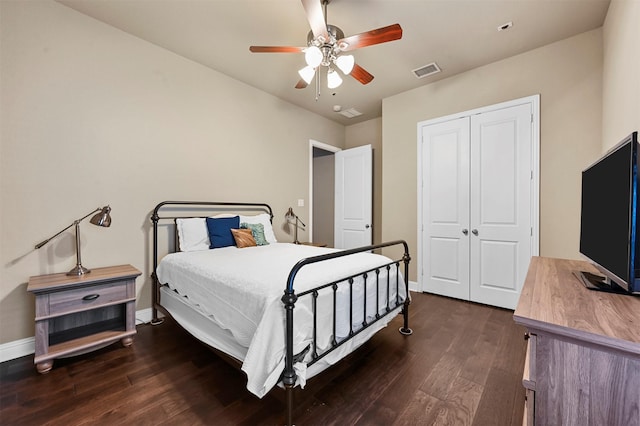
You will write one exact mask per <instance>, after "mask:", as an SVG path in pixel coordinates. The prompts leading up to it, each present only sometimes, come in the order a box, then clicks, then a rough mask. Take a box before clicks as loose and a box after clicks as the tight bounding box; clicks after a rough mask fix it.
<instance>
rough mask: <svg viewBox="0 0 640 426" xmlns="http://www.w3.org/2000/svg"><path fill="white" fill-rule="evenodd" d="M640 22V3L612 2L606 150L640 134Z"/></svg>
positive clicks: (606, 36)
mask: <svg viewBox="0 0 640 426" xmlns="http://www.w3.org/2000/svg"><path fill="white" fill-rule="evenodd" d="M639 22H640V1H638V0H612V1H611V4H610V5H609V11H608V12H607V17H606V19H605V22H604V26H603V44H604V69H603V91H602V150H603V151H606V150H607V149H609V148H611V147H612V146H613V145H615V144H616V143H617V142H619V141H620V140H622V138H624V137H625V136H627V135H628V134H629V133H631V132H633V131H640V27H639V26H638V23H639Z"/></svg>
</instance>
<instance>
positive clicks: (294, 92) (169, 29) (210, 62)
mask: <svg viewBox="0 0 640 426" xmlns="http://www.w3.org/2000/svg"><path fill="white" fill-rule="evenodd" d="M58 1H59V2H60V3H62V4H65V5H67V6H69V7H71V8H73V9H75V10H77V11H79V12H81V13H84V14H86V15H89V16H91V17H94V18H96V19H98V20H100V21H103V22H105V23H107V24H109V25H112V26H114V27H116V28H119V29H121V30H123V31H125V32H127V33H130V34H132V35H134V36H137V37H140V38H142V39H144V40H147V41H149V42H151V43H153V44H156V45H158V46H161V47H163V48H166V49H168V50H170V51H172V52H175V53H177V54H179V55H181V56H183V57H185V58H189V59H191V60H193V61H196V62H198V63H201V64H203V65H205V66H207V67H210V68H212V69H214V70H217V71H220V72H222V73H224V74H227V75H229V76H231V77H233V78H235V79H237V80H240V81H243V82H245V83H247V84H249V85H251V86H254V87H256V88H258V89H261V90H264V91H265V92H268V93H271V94H273V95H275V96H277V97H279V98H282V99H284V100H286V101H289V102H291V103H293V104H296V105H298V106H300V107H302V108H305V109H308V110H310V111H313V112H315V113H318V114H320V115H323V116H325V117H327V118H329V119H331V120H334V121H337V122H339V123H342V124H345V125H348V124H354V123H357V122H360V121H364V120H369V119H372V118H375V117H379V116H380V115H381V113H382V99H383V98H386V97H388V96H391V95H394V94H397V93H401V92H404V91H407V90H411V89H414V88H416V87H419V86H422V85H425V84H429V83H432V82H434V81H437V80H440V79H443V78H447V77H451V76H452V75H455V74H458V73H461V72H464V71H466V70H469V69H473V68H476V67H479V66H482V65H485V64H488V63H491V62H495V61H498V60H500V59H503V58H507V57H509V56H513V55H516V54H519V53H522V52H526V51H528V50H531V49H535V48H537V47H540V46H544V45H546V44H549V43H552V42H555V41H557V40H562V39H564V38H567V37H570V36H573V35H575V34H579V33H581V32H584V31H588V30H591V29H595V28H598V27H600V26H602V24H603V22H604V18H605V16H606V13H607V9H608V7H609V0H495V1H494V0H440V1H436V0H333V1H331V3H330V4H329V6H328V22H329V23H330V24H332V25H336V26H338V27H340V28H341V29H342V30H343V31H344V33H345V35H346V36H350V35H353V34H358V33H362V32H365V31H369V30H372V29H375V28H380V27H384V26H387V25H390V24H394V23H399V24H400V25H401V26H402V28H403V37H402V39H401V40H397V41H392V42H388V43H384V44H379V45H375V46H369V47H366V48H361V49H358V50H355V51H354V52H353V54H354V56H355V58H356V63H358V64H359V65H360V66H362V67H363V68H365V69H366V70H367V71H369V72H370V73H371V74H373V75H374V76H375V78H374V80H373V81H372V82H371V83H369V84H368V85H362V84H360V83H359V82H357V81H356V80H354V79H353V78H351V77H349V76H346V77H345V78H344V83H343V84H342V86H340V87H338V88H337V89H334V90H333V91H331V90H329V89H327V88H326V86H324V87H322V88H321V95H320V98H319V99H318V101H316V100H315V84H314V83H312V84H310V85H309V87H307V88H306V89H302V90H299V89H294V86H295V84H296V82H297V81H298V80H299V76H298V74H297V70H298V69H300V68H302V67H303V66H304V56H303V55H302V54H291V53H269V54H265V53H251V52H249V46H250V45H269V46H273V45H275V46H305V45H306V37H307V33H308V32H309V24H308V21H307V19H306V16H305V13H304V9H303V7H302V4H301V2H300V0H58ZM318 1H320V0H318ZM510 21H511V22H513V27H512V28H510V29H508V30H506V31H500V32H499V31H498V30H497V27H498V26H500V25H502V24H504V23H506V22H510ZM430 62H437V64H438V65H439V66H440V68H441V69H442V72H441V73H439V74H436V75H433V76H429V77H426V78H422V79H417V78H416V77H415V76H414V75H413V73H412V72H411V71H412V70H413V69H415V68H418V67H421V66H423V65H426V64H428V63H430ZM334 105H340V106H341V107H342V108H343V109H348V108H355V109H356V110H358V111H360V112H362V113H363V115H361V116H359V117H357V118H352V119H348V118H345V117H343V116H342V115H340V114H338V113H336V112H334V111H333V106H334Z"/></svg>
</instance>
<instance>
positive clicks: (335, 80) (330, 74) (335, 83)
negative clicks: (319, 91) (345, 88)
mask: <svg viewBox="0 0 640 426" xmlns="http://www.w3.org/2000/svg"><path fill="white" fill-rule="evenodd" d="M341 84H342V78H340V76H339V75H338V73H337V72H336V70H334V69H331V68H329V71H327V87H328V88H329V89H335V88H336V87H339V86H340V85H341Z"/></svg>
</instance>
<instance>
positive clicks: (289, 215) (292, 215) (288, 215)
mask: <svg viewBox="0 0 640 426" xmlns="http://www.w3.org/2000/svg"><path fill="white" fill-rule="evenodd" d="M284 217H285V219H287V221H290V220H293V219H295V220H296V222H295V224H294V234H293V244H300V241H298V228H299V227H300V224H301V225H302V229H304V228H305V226H307V225H305V224H304V222H302V221H301V220H300V218H299V217H298V215H296V214H295V213H294V212H293V209H292V208H291V207H289V210H287V213H286V214H285V215H284Z"/></svg>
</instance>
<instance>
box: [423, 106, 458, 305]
mask: <svg viewBox="0 0 640 426" xmlns="http://www.w3.org/2000/svg"><path fill="white" fill-rule="evenodd" d="M469 123H470V119H469V118H468V117H465V118H461V119H457V120H451V121H446V122H443V123H438V124H433V125H430V126H426V127H424V128H423V132H422V149H421V153H422V164H423V176H422V191H423V194H424V196H423V197H422V204H423V205H422V212H423V222H422V223H423V226H424V229H423V232H422V235H423V238H424V239H423V243H422V247H423V250H422V256H423V258H422V265H423V271H422V274H423V290H424V291H428V292H430V293H436V294H440V295H443V296H449V297H455V298H457V299H464V300H469V294H470V293H469V290H470V289H469V232H470V231H469V158H470V157H469V156H470V152H469Z"/></svg>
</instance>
